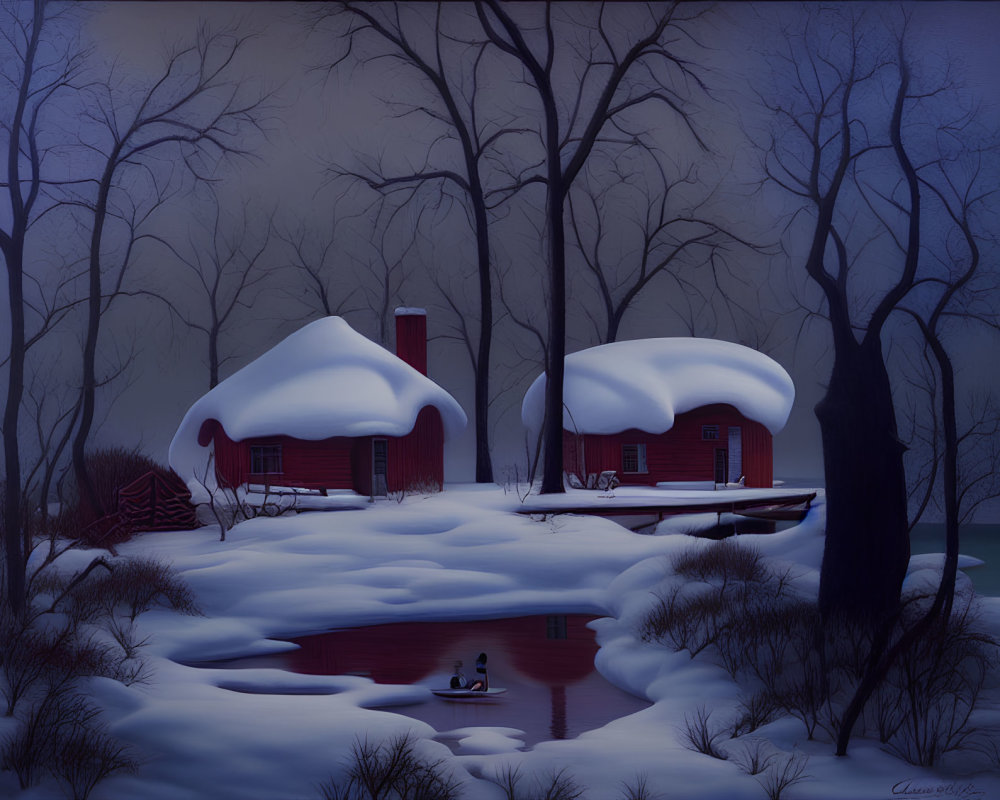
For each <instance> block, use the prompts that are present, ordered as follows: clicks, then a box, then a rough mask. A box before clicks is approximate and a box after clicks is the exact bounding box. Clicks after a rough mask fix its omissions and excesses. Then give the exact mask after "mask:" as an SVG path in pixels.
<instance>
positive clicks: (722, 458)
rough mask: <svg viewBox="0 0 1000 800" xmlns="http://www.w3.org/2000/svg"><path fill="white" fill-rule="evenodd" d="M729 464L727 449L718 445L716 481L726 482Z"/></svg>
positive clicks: (716, 451)
mask: <svg viewBox="0 0 1000 800" xmlns="http://www.w3.org/2000/svg"><path fill="white" fill-rule="evenodd" d="M728 466H729V459H728V457H727V456H726V449H725V448H724V447H717V448H716V449H715V482H716V483H725V482H726V481H727V480H728V478H727V477H726V473H727V467H728Z"/></svg>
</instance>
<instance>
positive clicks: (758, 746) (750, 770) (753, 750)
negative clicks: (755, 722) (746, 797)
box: [733, 739, 778, 775]
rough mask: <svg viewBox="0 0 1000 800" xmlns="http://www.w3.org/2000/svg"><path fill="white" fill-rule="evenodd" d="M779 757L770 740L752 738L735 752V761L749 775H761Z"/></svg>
mask: <svg viewBox="0 0 1000 800" xmlns="http://www.w3.org/2000/svg"><path fill="white" fill-rule="evenodd" d="M777 757H778V756H777V753H775V752H774V748H772V747H771V745H770V743H769V742H767V741H766V740H764V739H751V740H750V741H749V742H746V743H745V744H743V746H742V747H741V748H740V749H738V750H736V751H735V753H733V763H734V764H736V766H737V767H739V768H740V769H741V770H742V771H743V772H745V773H746V774H747V775H760V774H761V773H762V772H764V771H765V770H766V769H767V768H768V767H770V766H771V764H773V763H774V761H775V759H776V758H777Z"/></svg>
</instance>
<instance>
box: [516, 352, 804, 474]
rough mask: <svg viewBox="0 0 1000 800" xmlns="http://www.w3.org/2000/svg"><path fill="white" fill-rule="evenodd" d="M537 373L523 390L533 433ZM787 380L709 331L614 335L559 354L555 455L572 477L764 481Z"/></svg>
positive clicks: (539, 394) (789, 394)
mask: <svg viewBox="0 0 1000 800" xmlns="http://www.w3.org/2000/svg"><path fill="white" fill-rule="evenodd" d="M544 391H545V381H544V375H542V376H539V378H538V379H537V380H536V381H535V383H534V384H532V386H531V387H530V388H529V390H528V392H527V394H526V395H525V399H524V405H523V407H522V418H523V420H524V422H525V425H526V426H527V427H528V428H529V430H533V431H537V430H538V429H539V427H540V424H541V419H542V417H543V403H544ZM793 397H794V387H793V386H792V381H791V378H789V376H788V374H787V373H786V372H785V370H784V369H782V368H781V367H780V366H779V365H778V364H777V363H776V362H774V361H773V360H771V359H770V358H768V357H767V356H765V355H763V354H762V353H759V352H757V351H755V350H751V349H750V348H747V347H743V346H741V345H737V344H733V343H731V342H722V341H718V340H710V339H683V338H676V339H643V340H637V341H626V342H615V343H612V344H608V345H601V346H599V347H593V348H590V349H589V350H583V351H580V352H578V353H573V354H571V355H569V356H567V357H566V374H565V385H564V414H563V463H564V466H565V469H566V471H567V472H568V473H572V474H575V475H576V476H577V477H579V478H580V480H581V483H586V482H587V478H588V476H592V475H599V474H600V473H601V472H604V471H614V472H615V473H617V477H618V479H619V481H620V482H621V483H622V484H626V485H629V484H632V485H647V486H655V485H656V484H658V483H672V482H691V481H696V482H711V483H716V484H720V483H722V484H724V483H727V482H734V483H735V482H738V481H740V480H741V479H742V480H743V481H744V484H745V485H746V486H747V487H758V488H759V487H770V486H772V484H773V480H774V474H773V458H772V444H771V437H772V435H773V434H774V433H777V432H778V431H779V430H781V428H782V427H784V424H785V421H786V420H787V418H788V414H789V412H790V410H791V404H792V399H793Z"/></svg>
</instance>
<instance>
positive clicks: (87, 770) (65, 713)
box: [2, 685, 136, 800]
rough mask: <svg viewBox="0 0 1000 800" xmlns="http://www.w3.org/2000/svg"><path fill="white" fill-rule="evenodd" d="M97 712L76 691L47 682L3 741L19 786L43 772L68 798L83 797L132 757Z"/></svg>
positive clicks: (130, 764)
mask: <svg viewBox="0 0 1000 800" xmlns="http://www.w3.org/2000/svg"><path fill="white" fill-rule="evenodd" d="M99 716H100V711H99V710H98V709H97V708H96V706H94V705H93V704H92V703H90V702H89V701H88V700H87V699H86V698H85V697H83V696H82V695H81V694H79V693H78V692H77V691H76V690H74V689H71V688H68V687H65V686H54V685H50V686H48V687H47V688H46V690H45V691H44V692H43V693H42V694H41V695H40V697H39V698H38V699H37V700H36V702H34V703H32V705H31V706H30V707H29V708H28V710H27V712H26V713H25V714H24V716H23V718H22V719H21V720H20V725H18V727H17V728H16V729H15V731H14V733H12V734H10V735H9V736H8V737H7V738H6V739H5V740H4V741H3V744H2V757H3V766H4V768H5V769H10V770H13V772H14V773H15V774H16V775H17V779H18V782H19V783H20V785H21V788H22V789H26V788H28V787H30V786H34V785H35V784H36V783H38V781H39V780H41V778H42V777H43V776H44V775H46V774H51V775H53V776H55V777H56V778H58V779H60V780H61V781H63V782H64V783H65V784H66V786H67V787H68V788H69V790H70V793H71V796H72V798H73V800H86V798H87V797H88V796H89V795H90V793H91V791H93V789H94V787H95V786H96V785H97V783H98V782H100V781H101V780H103V779H104V778H106V777H108V776H110V775H113V774H115V773H118V772H123V771H133V770H134V769H135V768H136V761H135V759H134V758H133V757H132V756H131V754H130V753H129V751H128V749H127V748H126V747H125V746H123V745H120V744H118V743H116V742H115V741H114V740H113V739H112V738H111V737H110V736H109V735H108V734H107V730H106V728H105V726H104V725H103V724H102V723H101V721H100V719H99Z"/></svg>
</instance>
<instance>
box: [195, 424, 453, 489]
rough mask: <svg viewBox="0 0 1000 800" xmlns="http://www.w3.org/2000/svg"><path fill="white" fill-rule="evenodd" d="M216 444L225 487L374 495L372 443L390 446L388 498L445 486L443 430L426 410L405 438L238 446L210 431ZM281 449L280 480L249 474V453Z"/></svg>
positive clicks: (276, 440) (267, 440)
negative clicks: (254, 448)
mask: <svg viewBox="0 0 1000 800" xmlns="http://www.w3.org/2000/svg"><path fill="white" fill-rule="evenodd" d="M210 430H211V432H212V439H213V440H214V442H215V465H216V475H217V477H218V480H219V483H220V484H221V485H222V486H229V487H235V486H240V485H242V484H245V483H263V484H270V485H274V486H296V487H302V488H306V489H353V490H354V491H356V492H358V493H359V494H369V493H370V492H371V475H372V439H373V438H381V439H386V441H387V443H388V474H387V476H386V479H387V485H388V490H389V491H390V492H395V491H402V490H408V489H418V488H427V487H429V486H431V485H434V486H436V487H437V488H439V489H440V487H441V486H442V485H443V484H444V427H443V425H442V423H441V414H440V413H439V412H438V410H437V409H436V408H434V407H433V406H425V407H424V408H422V409H421V410H420V413H419V414H418V415H417V420H416V423H415V424H414V426H413V430H412V431H411V432H410V433H408V434H406V435H405V436H396V437H393V436H381V437H372V436H359V437H347V436H335V437H332V438H330V439H321V440H318V441H308V440H305V439H295V438H292V437H291V436H261V437H256V438H253V439H247V440H244V441H241V442H234V441H233V440H232V439H230V438H229V437H228V436H227V435H226V432H225V431H224V430H223V428H222V426H221V425H219V424H218V423H216V424H215V425H214V426H210ZM255 445H281V458H282V472H281V474H269V475H255V474H254V473H252V472H250V448H251V446H255Z"/></svg>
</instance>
